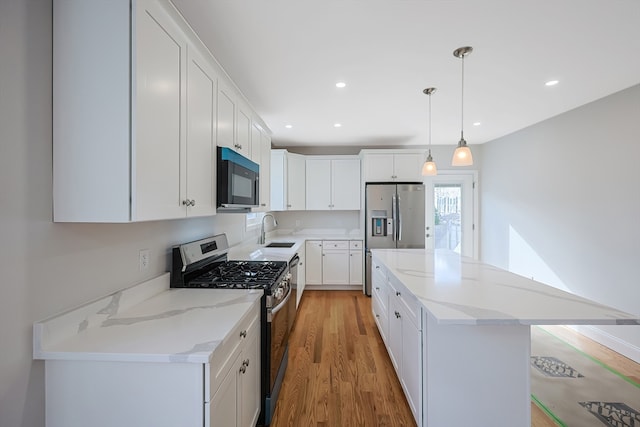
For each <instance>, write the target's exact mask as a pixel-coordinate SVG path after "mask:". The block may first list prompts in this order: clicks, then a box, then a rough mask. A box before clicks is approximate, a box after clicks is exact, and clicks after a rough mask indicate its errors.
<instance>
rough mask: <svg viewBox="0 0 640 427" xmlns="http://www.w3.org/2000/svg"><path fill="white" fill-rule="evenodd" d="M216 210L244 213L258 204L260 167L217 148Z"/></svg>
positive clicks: (224, 149)
mask: <svg viewBox="0 0 640 427" xmlns="http://www.w3.org/2000/svg"><path fill="white" fill-rule="evenodd" d="M217 154H218V174H217V178H218V179H217V181H218V185H217V201H218V203H217V209H218V211H229V212H233V211H236V212H246V211H249V210H250V209H251V208H252V207H254V206H258V205H259V203H260V195H259V188H260V166H259V165H258V164H257V163H254V162H252V161H251V160H249V159H247V158H246V157H244V156H243V155H241V154H238V153H237V152H235V151H233V150H232V149H230V148H227V147H218V153H217Z"/></svg>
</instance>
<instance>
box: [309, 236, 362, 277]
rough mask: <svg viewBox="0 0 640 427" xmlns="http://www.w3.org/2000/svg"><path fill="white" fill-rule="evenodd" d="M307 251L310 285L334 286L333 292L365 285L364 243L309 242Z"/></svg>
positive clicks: (337, 241)
mask: <svg viewBox="0 0 640 427" xmlns="http://www.w3.org/2000/svg"><path fill="white" fill-rule="evenodd" d="M305 249H306V268H305V272H306V278H305V279H306V284H307V285H326V286H333V288H331V289H350V288H349V286H354V285H355V286H361V285H362V283H363V274H364V271H363V265H364V252H363V245H362V240H307V242H306V245H305ZM316 289H317V288H316Z"/></svg>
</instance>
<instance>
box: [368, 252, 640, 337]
mask: <svg viewBox="0 0 640 427" xmlns="http://www.w3.org/2000/svg"><path fill="white" fill-rule="evenodd" d="M371 252H372V255H373V258H374V260H377V261H378V262H379V263H381V264H383V265H384V266H385V267H386V268H387V271H388V272H389V273H390V274H391V275H393V276H395V278H396V279H398V280H399V281H400V282H401V283H402V284H404V286H405V287H406V288H407V289H408V290H409V291H410V292H411V293H412V294H414V295H415V296H416V297H417V299H418V300H419V301H420V303H421V304H422V305H423V307H424V308H426V310H427V311H428V312H429V313H431V315H433V316H434V317H435V318H436V320H437V322H438V323H439V324H474V325H481V324H524V325H543V324H547V325H550V324H560V325H580V324H583V325H585V324H592V325H622V324H626V325H639V324H640V318H639V316H637V315H635V316H634V315H632V314H629V313H625V312H623V311H620V310H617V309H615V308H612V307H608V306H605V305H602V304H599V303H596V302H594V301H590V300H588V299H585V298H582V297H579V296H577V295H574V294H571V293H568V292H565V291H562V290H560V289H557V288H554V287H551V286H548V285H545V284H542V283H539V282H536V281H534V280H531V279H528V278H526V277H522V276H519V275H517V274H514V273H510V272H508V271H505V270H502V269H500V268H497V267H494V266H491V265H488V264H484V263H481V262H478V261H476V260H474V259H472V258H466V257H461V256H459V255H458V254H456V253H454V252H451V251H439V250H436V251H432V250H428V249H373V250H372V251H371Z"/></svg>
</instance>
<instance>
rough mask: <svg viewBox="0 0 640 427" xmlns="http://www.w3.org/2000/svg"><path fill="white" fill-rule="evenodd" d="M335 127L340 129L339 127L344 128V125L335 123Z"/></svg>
mask: <svg viewBox="0 0 640 427" xmlns="http://www.w3.org/2000/svg"><path fill="white" fill-rule="evenodd" d="M333 127H334V128H339V127H342V124H340V123H334V124H333Z"/></svg>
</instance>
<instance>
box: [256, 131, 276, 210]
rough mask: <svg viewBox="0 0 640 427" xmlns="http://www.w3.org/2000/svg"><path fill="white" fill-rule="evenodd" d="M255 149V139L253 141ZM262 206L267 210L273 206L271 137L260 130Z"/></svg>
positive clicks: (262, 208) (261, 208)
mask: <svg viewBox="0 0 640 427" xmlns="http://www.w3.org/2000/svg"><path fill="white" fill-rule="evenodd" d="M251 144H252V149H253V141H252V142H251ZM260 146H261V147H260V208H259V211H261V212H267V211H269V209H270V208H271V203H270V202H271V138H269V135H267V134H266V133H264V132H262V131H261V132H260Z"/></svg>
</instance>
